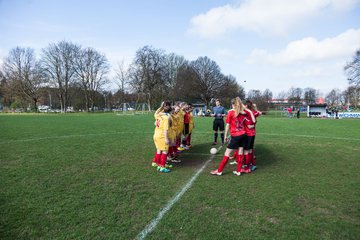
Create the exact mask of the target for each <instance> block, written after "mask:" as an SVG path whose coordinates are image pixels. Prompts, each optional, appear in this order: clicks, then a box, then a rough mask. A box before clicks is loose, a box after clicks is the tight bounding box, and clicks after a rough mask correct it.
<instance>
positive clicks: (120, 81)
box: [115, 61, 129, 103]
mask: <svg viewBox="0 0 360 240" xmlns="http://www.w3.org/2000/svg"><path fill="white" fill-rule="evenodd" d="M115 73H116V77H115V79H116V80H115V83H116V84H117V85H118V87H119V91H120V93H119V94H118V95H119V97H120V99H119V103H123V102H124V101H125V94H126V89H127V87H128V84H129V68H128V67H125V64H124V61H121V62H120V63H119V64H118V66H117V69H115Z"/></svg>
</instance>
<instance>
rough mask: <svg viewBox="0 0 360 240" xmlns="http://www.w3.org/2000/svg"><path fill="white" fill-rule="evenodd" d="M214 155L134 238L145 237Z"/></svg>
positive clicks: (211, 157)
mask: <svg viewBox="0 0 360 240" xmlns="http://www.w3.org/2000/svg"><path fill="white" fill-rule="evenodd" d="M221 148H222V146H220V147H219V148H218V151H220V149H221ZM215 156H216V155H211V156H210V158H209V160H207V161H206V162H205V163H204V165H203V166H202V167H201V168H200V169H199V170H198V171H197V172H196V173H195V174H194V176H192V178H191V179H190V180H189V181H188V182H187V183H186V184H185V185H184V186H183V187H182V189H181V190H180V191H179V192H178V193H176V195H175V196H174V197H173V198H172V199H171V200H170V201H169V202H168V203H167V204H166V206H165V207H164V208H162V209H161V210H160V212H159V213H158V215H157V216H156V218H154V219H153V220H152V221H151V222H150V223H149V224H148V225H147V226H146V227H145V228H144V230H142V231H141V232H140V233H139V234H138V235H137V237H136V239H139V240H142V239H145V238H146V236H147V235H148V234H149V233H151V232H152V231H153V230H154V229H155V228H156V226H157V225H158V224H159V222H160V220H161V219H162V218H163V217H164V215H165V214H166V213H167V212H168V211H169V210H170V209H171V207H172V206H173V205H174V204H175V203H176V202H177V201H179V200H180V198H181V197H182V195H184V193H185V192H186V191H187V190H188V189H189V188H190V187H191V186H192V184H193V183H194V181H195V180H196V179H197V178H198V176H199V175H200V173H201V172H202V171H203V170H204V169H205V167H206V166H207V165H208V164H209V163H210V162H211V160H213V159H214V157H215Z"/></svg>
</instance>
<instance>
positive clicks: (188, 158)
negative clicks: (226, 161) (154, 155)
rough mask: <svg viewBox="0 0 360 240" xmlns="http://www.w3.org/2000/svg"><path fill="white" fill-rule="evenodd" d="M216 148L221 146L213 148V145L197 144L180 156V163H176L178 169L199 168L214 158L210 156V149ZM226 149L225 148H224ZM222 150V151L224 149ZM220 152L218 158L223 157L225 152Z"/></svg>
mask: <svg viewBox="0 0 360 240" xmlns="http://www.w3.org/2000/svg"><path fill="white" fill-rule="evenodd" d="M213 147H216V148H219V145H217V146H213V145H211V143H210V142H209V143H202V144H196V145H194V146H193V147H191V148H190V149H188V150H185V151H183V152H182V153H180V154H179V157H178V158H179V159H180V160H181V162H180V163H176V166H178V167H191V168H197V167H199V166H201V165H203V164H204V162H206V161H207V160H209V159H210V157H211V156H212V155H211V154H210V149H211V148H213ZM224 147H225V146H224ZM224 147H223V148H222V150H223V149H224ZM222 150H221V151H220V152H219V153H218V154H217V156H219V155H222V154H223V151H222Z"/></svg>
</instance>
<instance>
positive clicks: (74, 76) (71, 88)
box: [0, 41, 244, 112]
mask: <svg viewBox="0 0 360 240" xmlns="http://www.w3.org/2000/svg"><path fill="white" fill-rule="evenodd" d="M114 71H115V73H116V75H115V77H113V78H112V79H111V78H109V72H110V64H109V62H108V60H107V59H106V57H105V55H104V54H101V53H99V52H98V51H97V50H95V49H93V48H89V47H86V48H83V47H82V46H80V45H78V44H74V43H72V42H67V41H61V42H58V43H56V44H55V43H51V44H49V45H48V46H47V47H46V48H43V49H42V51H41V55H40V58H39V59H37V58H36V57H35V54H34V50H33V49H31V48H22V47H16V48H14V49H12V50H10V52H9V54H8V56H7V57H6V58H5V60H4V63H3V65H2V66H1V68H0V80H1V84H0V99H1V103H2V104H3V105H4V106H7V107H11V106H13V107H14V105H15V106H18V105H23V106H25V105H29V104H31V106H32V108H33V109H34V110H35V111H36V110H37V106H38V104H39V100H40V101H42V102H45V101H46V102H48V103H49V105H52V107H59V108H60V109H61V111H63V112H66V110H67V108H68V107H69V106H73V105H75V108H77V109H84V110H86V111H88V110H89V109H90V110H94V109H95V108H96V107H99V106H104V107H109V108H113V107H118V106H119V105H120V104H121V103H124V102H128V101H135V102H146V103H147V105H148V108H149V110H151V109H152V108H154V105H158V104H159V103H160V102H161V101H162V100H163V99H165V98H166V99H170V100H173V101H175V100H183V101H188V102H204V103H206V104H208V103H209V102H210V101H211V99H212V98H214V97H218V98H223V99H224V101H225V103H227V104H228V103H229V102H230V98H229V96H244V89H243V88H242V87H241V86H240V85H239V84H238V83H237V81H236V78H235V77H234V76H231V75H229V76H226V75H224V74H223V73H222V72H221V69H220V67H219V66H218V65H217V63H216V62H215V61H213V60H211V59H210V58H208V57H199V58H198V59H196V60H194V61H188V60H186V59H185V58H184V57H182V56H179V55H177V54H175V53H170V54H167V53H165V51H164V50H162V49H156V48H153V47H150V46H144V47H142V48H140V49H139V50H138V51H137V52H136V55H135V58H134V60H133V62H132V63H131V64H130V65H129V66H125V65H124V64H123V63H121V64H119V65H118V66H117V69H114ZM111 82H115V83H117V85H118V86H119V89H118V91H117V92H116V93H115V94H113V93H111V92H109V91H105V90H104V89H105V87H106V86H107V84H109V83H111ZM101 98H102V99H101ZM16 103H19V104H16Z"/></svg>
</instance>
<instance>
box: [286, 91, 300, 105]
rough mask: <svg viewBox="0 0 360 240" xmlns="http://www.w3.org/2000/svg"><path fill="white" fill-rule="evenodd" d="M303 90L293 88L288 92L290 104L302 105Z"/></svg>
mask: <svg viewBox="0 0 360 240" xmlns="http://www.w3.org/2000/svg"><path fill="white" fill-rule="evenodd" d="M302 94H303V90H302V89H301V88H294V87H291V88H290V89H289V92H288V101H289V103H292V104H296V105H299V104H300V103H301V99H302Z"/></svg>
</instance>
